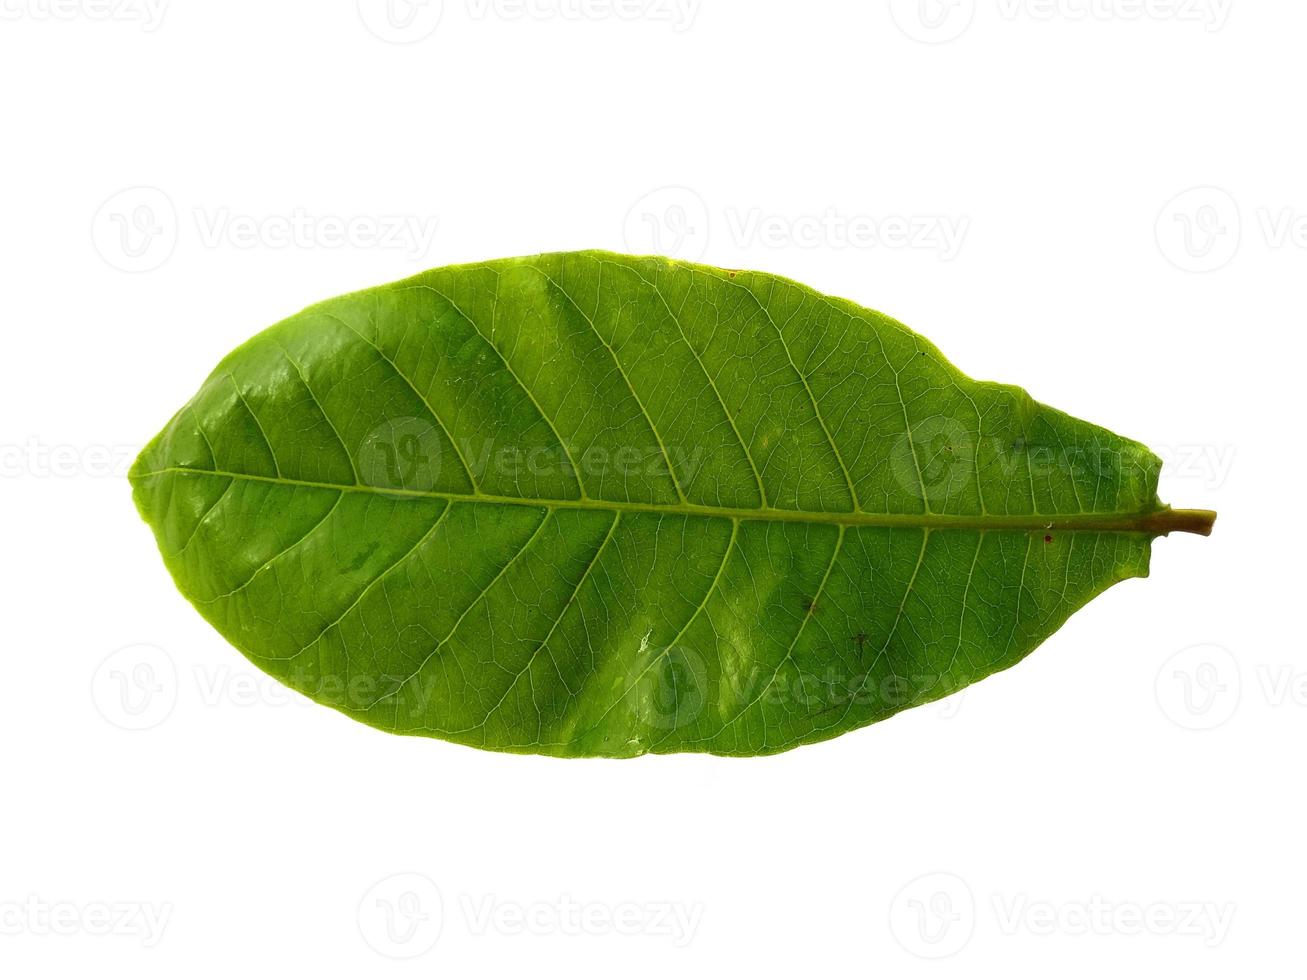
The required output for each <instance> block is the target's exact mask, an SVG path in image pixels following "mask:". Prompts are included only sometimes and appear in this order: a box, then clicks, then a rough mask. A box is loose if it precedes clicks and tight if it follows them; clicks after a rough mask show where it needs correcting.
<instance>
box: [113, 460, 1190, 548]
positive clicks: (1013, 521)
mask: <svg viewBox="0 0 1307 980" xmlns="http://www.w3.org/2000/svg"><path fill="white" fill-rule="evenodd" d="M168 474H175V475H183V476H184V475H191V476H216V477H223V478H226V479H232V480H249V481H252V482H256V483H271V484H276V485H280V486H291V487H311V488H314V489H318V490H334V491H337V492H340V493H371V494H377V495H380V496H389V497H412V498H420V499H429V500H445V501H449V502H451V503H473V504H501V505H505V506H514V507H550V508H555V509H567V510H584V511H600V512H607V513H612V512H618V513H638V514H659V515H664V516H666V515H671V516H692V517H716V518H722V519H727V520H735V521H784V522H788V523H800V524H826V525H832V526H837V527H888V528H896V527H897V528H918V529H929V530H935V529H954V530H970V531H1124V532H1132V533H1137V534H1150V535H1158V534H1165V533H1167V532H1169V531H1176V530H1187V529H1188V528H1187V527H1186V525H1187V523H1189V521H1190V519H1191V518H1192V515H1194V514H1198V513H1203V512H1196V511H1183V510H1173V509H1171V508H1170V507H1163V508H1160V509H1158V510H1151V511H1142V512H1135V513H1121V512H1103V513H1080V514H936V513H925V512H923V513H920V514H872V513H867V512H865V511H801V510H783V509H780V508H775V507H754V508H743V507H742V508H737V507H712V506H708V505H705V504H694V503H688V502H687V503H672V504H652V503H640V502H638V501H617V500H595V499H592V498H589V497H582V498H576V499H569V498H552V497H538V498H531V497H506V496H500V495H497V494H487V493H480V492H477V493H449V492H446V491H442V490H403V489H392V488H389V487H374V486H368V485H367V484H353V485H350V484H344V483H327V482H319V481H315V480H298V479H293V478H290V477H284V476H263V475H259V474H253V473H236V472H233V471H231V470H219V469H200V468H197V467H190V466H169V467H165V468H163V469H160V470H151V471H149V472H145V473H136V474H133V475H132V477H131V478H132V479H133V480H145V479H149V478H151V477H156V476H164V475H168Z"/></svg>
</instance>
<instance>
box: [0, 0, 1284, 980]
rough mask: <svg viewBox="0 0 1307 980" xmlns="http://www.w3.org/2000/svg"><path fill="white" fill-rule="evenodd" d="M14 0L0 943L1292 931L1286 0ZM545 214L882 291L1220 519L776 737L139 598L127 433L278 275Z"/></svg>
mask: <svg viewBox="0 0 1307 980" xmlns="http://www.w3.org/2000/svg"><path fill="white" fill-rule="evenodd" d="M0 13H2V14H3V17H0V83H3V92H4V96H3V104H2V106H0V121H2V128H0V140H3V144H2V145H0V149H2V150H3V152H2V153H0V172H2V174H3V185H2V187H0V276H2V288H0V310H3V315H2V317H0V322H2V323H3V327H4V334H3V345H4V355H3V358H0V444H2V445H0V451H2V452H3V457H0V465H2V466H3V479H0V491H2V492H3V495H4V496H3V506H2V507H0V534H2V538H0V540H2V541H3V562H0V588H2V590H3V591H2V594H3V596H4V603H5V610H6V615H5V617H4V621H3V630H4V633H3V636H4V640H3V643H4V653H5V658H4V664H5V668H4V674H3V683H0V739H2V742H0V744H3V746H4V762H5V765H4V786H5V789H4V796H3V799H2V801H0V802H2V806H0V831H2V835H3V837H2V840H0V971H3V973H4V975H5V976H13V977H20V976H21V977H71V976H92V975H94V976H106V977H132V978H147V977H169V978H171V977H176V976H231V975H240V976H255V977H263V976H277V975H283V974H284V973H285V972H288V971H294V973H295V974H296V975H304V976H313V977H357V976H371V977H379V976H386V977H391V976H393V977H509V976H539V977H569V978H571V977H596V978H608V977H614V976H620V977H663V976H672V975H674V976H685V977H703V978H719V977H722V976H737V975H739V976H749V977H766V978H770V977H778V978H782V977H785V978H788V977H800V976H823V975H839V976H868V977H871V976H890V977H943V976H966V977H973V976H977V975H983V974H985V973H998V972H999V971H1001V972H1002V973H1003V974H1004V975H1006V976H1009V977H1040V978H1043V977H1047V976H1049V975H1058V976H1069V977H1080V976H1083V977H1101V976H1102V975H1104V974H1105V973H1112V974H1116V975H1124V976H1141V975H1149V974H1151V973H1156V972H1158V971H1162V970H1164V971H1166V973H1168V974H1173V975H1183V976H1187V977H1228V976H1232V975H1241V974H1247V975H1267V974H1271V973H1273V972H1274V973H1277V974H1278V973H1279V972H1281V970H1282V969H1284V968H1288V967H1289V965H1290V963H1296V962H1298V961H1299V960H1300V957H1301V932H1302V921H1303V917H1304V912H1305V911H1307V908H1305V906H1307V895H1305V894H1304V887H1303V883H1304V872H1305V871H1307V856H1305V855H1304V852H1303V848H1302V846H1301V845H1302V826H1303V814H1302V806H1301V800H1302V778H1301V775H1302V762H1301V754H1302V746H1303V738H1302V734H1303V731H1304V718H1305V717H1307V683H1305V682H1304V681H1305V678H1307V674H1304V666H1303V663H1302V655H1303V640H1302V633H1301V629H1300V627H1299V624H1300V622H1301V612H1300V610H1301V605H1302V601H1303V596H1302V593H1303V589H1302V586H1303V577H1302V571H1301V569H1302V554H1301V545H1302V539H1301V527H1300V525H1301V521H1298V520H1295V519H1293V518H1292V516H1291V514H1292V512H1293V510H1294V509H1295V508H1296V507H1297V506H1298V498H1299V496H1300V492H1301V487H1302V486H1303V485H1304V483H1303V481H1304V477H1305V476H1307V474H1305V473H1304V465H1303V454H1302V451H1301V449H1302V441H1301V425H1300V422H1299V420H1300V418H1301V395H1300V388H1301V380H1300V375H1301V371H1302V363H1303V354H1304V342H1303V333H1302V331H1303V326H1304V324H1303V298H1302V282H1303V269H1304V264H1305V263H1307V248H1305V246H1307V234H1305V231H1307V189H1305V188H1304V184H1303V173H1304V163H1305V162H1307V154H1305V153H1304V151H1305V150H1307V141H1305V139H1304V130H1303V126H1302V101H1301V99H1302V44H1303V40H1302V39H1303V37H1304V36H1307V9H1304V8H1303V6H1302V5H1300V4H1289V3H1274V4H1272V3H1269V2H1253V0H1221V2H1217V0H1174V2H1162V0H1148V2H1145V0H1093V2H1092V3H1091V2H1090V0H1058V2H1056V3H1048V2H1040V0H1028V2H1027V0H975V2H971V0H951V2H947V3H944V2H939V0H926V2H925V3H924V5H923V4H919V3H918V0H904V2H902V3H898V2H892V3H881V2H873V3H865V4H863V3H851V2H844V3H835V2H828V3H821V2H812V0H808V2H804V3H802V4H796V3H782V2H760V0H749V2H747V3H745V2H727V0H680V3H679V4H675V3H671V2H668V3H663V2H661V0H660V2H654V0H586V2H585V3H584V5H581V4H580V3H579V0H535V2H534V3H533V4H532V5H530V6H527V7H525V8H522V7H519V6H515V5H514V4H513V3H512V2H511V0H445V2H444V4H443V10H442V9H440V4H439V3H428V4H427V5H425V6H417V7H415V8H412V9H410V8H408V7H406V6H405V4H404V3H402V2H400V0H395V5H394V6H393V7H392V8H391V10H390V14H392V15H394V16H390V17H389V18H388V12H387V9H386V6H385V2H384V0H377V2H376V3H373V2H370V0H363V2H362V4H361V5H356V3H355V2H354V0H330V2H324V0H316V2H309V0H300V2H281V3H266V2H255V0H227V2H225V3H196V2H189V3H181V2H174V3H167V2H166V0H165V2H164V3H163V4H162V5H160V4H159V2H158V0H154V3H153V5H151V6H147V5H146V4H145V0H101V2H100V3H96V2H93V0H85V2H80V3H78V2H65V0H0ZM409 14H412V15H413V16H412V20H411V21H409V20H407V17H408V15H409ZM436 14H439V15H440V17H439V20H438V22H434V21H433V16H434V15H436ZM632 15H634V16H632ZM399 42H404V43H399ZM432 222H434V225H433V224H432ZM292 224H294V225H298V228H296V229H293V230H294V232H295V234H294V235H293V236H292V238H293V240H289V241H288V240H287V237H286V235H285V234H284V232H286V230H287V228H288V226H290V225H292ZM905 228H906V229H907V231H906V234H905V233H904V229H905ZM432 229H434V232H433V231H432ZM581 247H607V248H613V249H617V250H622V251H634V252H647V251H654V250H659V251H664V252H670V253H672V254H676V255H680V256H682V257H686V258H702V259H704V260H706V261H708V262H712V263H714V264H718V265H723V266H730V267H753V268H760V269H765V270H768V271H773V272H777V273H782V274H785V275H787V276H790V277H793V278H795V279H798V280H800V281H803V282H806V283H809V284H811V285H813V286H815V287H818V288H820V289H822V290H825V291H827V292H830V293H835V294H839V295H842V296H846V297H849V298H851V299H854V300H856V301H859V302H862V303H864V304H866V305H869V306H873V307H875V308H878V309H882V310H884V311H886V312H888V313H891V314H893V315H895V316H897V317H899V318H900V319H902V320H904V321H905V322H907V323H909V324H910V325H912V326H913V327H915V328H916V329H918V330H920V331H921V332H923V333H924V334H925V335H926V336H928V337H930V338H931V339H932V340H933V341H935V342H936V343H937V344H938V345H939V346H940V347H941V348H942V349H943V350H944V351H945V352H946V353H947V354H948V355H949V356H950V357H951V358H952V359H953V360H954V361H955V362H956V363H957V364H958V365H959V366H961V367H962V368H963V369H964V370H966V371H967V372H968V373H971V374H973V375H975V376H978V377H983V378H994V379H999V380H1004V381H1010V382H1014V383H1018V384H1022V385H1024V386H1025V387H1027V388H1028V389H1029V390H1030V391H1031V392H1032V393H1033V394H1034V395H1035V397H1037V398H1039V399H1041V400H1044V401H1048V402H1050V403H1052V404H1054V405H1057V406H1058V407H1060V408H1063V409H1065V410H1067V411H1070V412H1072V413H1074V414H1077V415H1081V416H1083V417H1086V418H1089V419H1092V420H1093V421H1095V422H1099V423H1101V424H1104V425H1107V426H1109V427H1111V428H1113V429H1115V430H1117V431H1120V432H1122V433H1124V434H1127V435H1130V436H1133V437H1135V438H1138V439H1140V440H1142V441H1144V442H1146V443H1148V444H1150V445H1151V446H1153V447H1154V448H1155V449H1156V450H1157V451H1158V452H1159V453H1161V454H1162V455H1164V456H1165V457H1166V459H1167V461H1168V465H1167V469H1166V472H1165V474H1164V477H1163V486H1162V493H1163V497H1164V498H1165V499H1168V500H1170V501H1171V502H1172V503H1174V504H1176V505H1178V506H1191V507H1212V508H1215V509H1217V510H1219V511H1221V515H1222V516H1221V520H1220V522H1219V524H1218V526H1217V529H1216V533H1215V535H1214V536H1213V537H1212V538H1210V539H1208V540H1203V539H1200V538H1195V537H1190V536H1176V537H1174V538H1172V539H1170V540H1159V541H1158V542H1157V544H1156V546H1155V549H1154V561H1153V575H1152V578H1151V579H1149V580H1147V581H1143V580H1136V581H1132V582H1128V583H1125V584H1123V585H1121V586H1119V587H1117V588H1115V589H1113V590H1112V591H1111V592H1109V593H1108V594H1107V595H1105V596H1103V597H1102V598H1101V599H1099V600H1097V601H1096V602H1094V603H1092V604H1091V605H1090V606H1089V607H1088V608H1086V609H1085V610H1084V611H1082V612H1080V613H1078V614H1077V615H1076V616H1075V617H1073V619H1072V620H1071V622H1070V623H1069V624H1068V625H1067V626H1066V628H1064V629H1063V630H1062V631H1061V632H1060V633H1058V634H1057V635H1056V636H1055V637H1053V638H1052V639H1050V640H1049V641H1048V642H1047V643H1045V644H1044V645H1043V647H1042V648H1041V649H1039V650H1038V651H1037V652H1036V653H1035V654H1034V655H1032V656H1031V657H1030V658H1029V659H1028V660H1027V661H1026V662H1024V663H1023V664H1021V665H1019V666H1018V667H1017V668H1015V669H1013V670H1012V671H1010V672H1007V673H1004V674H1002V675H999V676H997V677H994V678H992V679H990V680H987V681H985V682H983V683H982V684H980V685H978V686H976V687H975V688H972V689H970V690H968V691H966V692H965V693H964V694H962V695H961V696H960V697H957V698H955V699H953V700H951V701H949V702H946V703H945V704H944V705H933V706H927V707H923V708H919V709H916V710H914V711H911V712H908V713H906V714H903V715H900V716H898V717H896V718H894V719H892V720H890V721H888V722H885V723H883V724H880V725H876V726H873V727H871V728H868V729H864V730H862V731H859V732H856V733H852V734H849V735H845V736H844V737H841V738H839V739H837V740H834V741H831V742H827V743H824V744H821V745H817V746H812V747H807V748H803V749H799V750H796V751H793V752H790V753H788V754H784V755H781V756H778V757H773V758H764V759H753V760H734V761H732V760H721V759H714V758H710V757H696V756H674V757H663V758H644V759H640V760H638V761H630V762H611V761H571V762H566V761H557V760H550V759H542V758H533V757H513V756H502V755H495V754H490V753H482V752H478V751H474V750H471V749H467V748H461V747H458V746H453V745H448V744H444V743H441V742H437V741H429V740H419V739H402V738H397V737H393V736H389V735H386V734H382V733H381V732H378V731H374V730H371V729H369V728H366V727H364V726H362V725H359V724H356V723H354V722H352V721H350V720H348V719H346V718H345V717H344V716H342V715H338V714H336V713H334V712H332V711H330V710H328V709H326V708H320V707H316V706H312V705H308V704H305V703H303V702H301V701H300V700H298V699H296V698H293V697H290V696H288V695H287V693H286V692H285V691H284V690H283V689H281V688H279V687H278V686H277V685H275V684H273V683H272V682H270V681H269V680H267V679H266V678H264V677H263V675H262V674H260V673H259V672H258V671H256V670H255V669H254V668H253V667H251V666H250V665H249V664H247V663H246V662H245V661H244V660H243V659H242V658H241V657H240V656H239V655H238V654H237V653H236V652H235V651H234V650H233V649H231V648H230V647H229V646H228V645H227V644H226V643H224V642H223V641H222V640H221V639H220V637H219V636H218V635H217V634H216V633H215V632H214V631H213V630H212V629H210V628H209V627H208V626H207V625H206V624H205V623H204V622H203V621H202V620H201V619H200V618H199V616H198V615H196V614H195V612H194V611H193V610H192V609H191V608H190V607H189V606H188V605H187V604H186V603H185V602H184V601H183V600H182V599H181V597H180V596H179V595H178V594H177V592H176V590H175V589H174V588H173V586H172V584H171V582H170V580H169V578H168V576H167V574H166V572H165V570H164V568H163V565H162V563H161V562H160V560H159V558H158V556H157V554H156V551H155V547H154V544H153V541H152V537H151V535H150V533H149V531H148V529H147V528H146V527H145V525H144V524H142V523H141V521H140V520H139V518H138V517H137V515H136V513H135V510H134V508H133V506H132V503H131V499H130V492H129V488H128V486H127V483H126V480H125V479H124V474H125V471H126V466H127V464H128V463H129V462H130V459H131V458H132V456H133V454H134V452H135V451H136V450H137V449H138V448H139V447H140V445H141V444H143V442H144V441H145V440H146V439H148V438H149V437H150V436H151V435H153V434H154V433H155V432H156V431H157V430H158V429H159V428H160V427H161V426H162V425H163V423H164V422H165V421H166V420H167V419H168V417H169V416H170V415H171V413H172V412H173V411H174V410H175V409H176V408H177V407H178V406H180V405H181V404H182V403H183V402H184V401H185V400H186V399H187V398H188V397H189V396H190V395H191V393H192V392H193V391H194V390H195V388H196V387H197V386H198V385H199V383H200V381H201V380H202V379H203V378H204V376H205V375H206V374H207V373H208V371H209V369H210V368H211V367H212V366H213V364H214V363H215V362H216V361H217V360H218V359H219V358H220V357H221V356H222V355H223V354H225V353H226V352H227V351H228V350H230V349H231V348H232V347H234V346H235V345H236V344H238V343H239V342H241V341H242V340H244V339H245V338H247V337H248V336H250V335H251V334H252V333H254V332H255V331H257V330H259V329H261V328H262V327H264V326H266V325H267V324H269V323H271V322H273V321H275V320H277V319H279V318H281V317H283V316H285V315H287V314H290V313H292V312H294V311H296V310H298V309H299V308H301V307H302V306H304V305H306V304H307V303H309V302H311V301H314V300H318V299H322V298H325V297H327V296H331V295H334V294H337V293H340V292H344V291H347V290H352V289H356V288H360V287H364V286H369V285H374V284H377V283H380V282H384V281H388V280H391V279H395V278H399V277H402V276H406V275H409V274H412V273H414V272H416V271H418V270H420V269H423V268H426V267H430V266H435V265H441V264H446V263H452V262H463V261H471V260H476V259H482V258H493V257H499V256H508V255H517V254H525V253H530V252H536V251H546V250H555V249H570V248H581ZM138 729H139V730H138ZM397 875H399V876H402V877H398V878H395V877H392V876H397ZM923 876H927V877H923ZM946 954H947V955H946Z"/></svg>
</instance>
